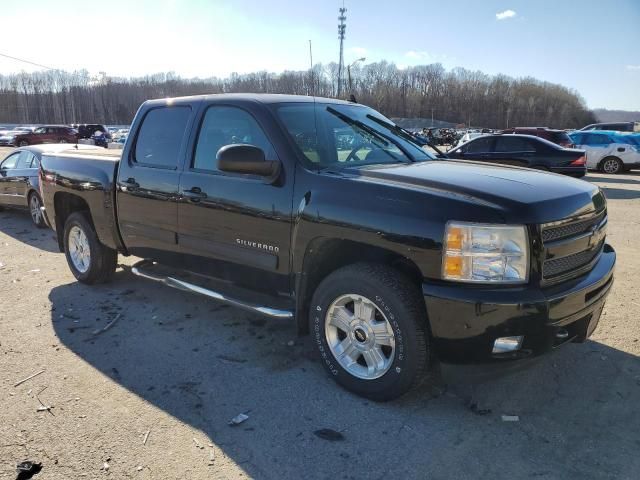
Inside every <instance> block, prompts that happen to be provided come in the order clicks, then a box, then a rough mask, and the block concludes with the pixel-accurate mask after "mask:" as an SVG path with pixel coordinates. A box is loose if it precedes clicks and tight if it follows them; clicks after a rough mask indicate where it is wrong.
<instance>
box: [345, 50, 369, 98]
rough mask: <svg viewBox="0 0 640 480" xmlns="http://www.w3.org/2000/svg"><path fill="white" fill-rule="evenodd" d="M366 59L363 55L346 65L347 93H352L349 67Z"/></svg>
mask: <svg viewBox="0 0 640 480" xmlns="http://www.w3.org/2000/svg"><path fill="white" fill-rule="evenodd" d="M365 60H366V58H365V57H362V58H359V59H357V60H354V61H353V62H351V63H350V64H349V65H348V66H347V77H348V78H349V93H350V94H351V93H353V84H352V83H351V67H353V66H355V64H356V63H358V62H364V61H365Z"/></svg>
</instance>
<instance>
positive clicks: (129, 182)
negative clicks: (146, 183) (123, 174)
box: [120, 177, 140, 192]
mask: <svg viewBox="0 0 640 480" xmlns="http://www.w3.org/2000/svg"><path fill="white" fill-rule="evenodd" d="M120 188H122V190H123V191H125V192H131V191H133V190H136V189H138V188H140V184H139V183H138V182H136V179H135V178H132V177H129V178H127V179H126V180H123V181H122V182H120Z"/></svg>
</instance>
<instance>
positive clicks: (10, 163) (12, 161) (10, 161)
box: [0, 152, 21, 170]
mask: <svg viewBox="0 0 640 480" xmlns="http://www.w3.org/2000/svg"><path fill="white" fill-rule="evenodd" d="M20 153H21V152H17V153H14V154H13V155H9V156H8V157H7V158H5V160H4V162H2V163H0V169H2V170H11V169H14V168H16V164H17V163H18V158H19V157H20Z"/></svg>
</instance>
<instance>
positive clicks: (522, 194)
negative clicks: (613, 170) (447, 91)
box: [348, 160, 605, 223]
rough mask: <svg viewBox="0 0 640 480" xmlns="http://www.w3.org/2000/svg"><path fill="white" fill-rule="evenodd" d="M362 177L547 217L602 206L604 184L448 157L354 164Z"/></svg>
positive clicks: (535, 218) (525, 218)
mask: <svg viewBox="0 0 640 480" xmlns="http://www.w3.org/2000/svg"><path fill="white" fill-rule="evenodd" d="M348 171H349V172H350V173H355V174H356V175H357V176H358V177H359V178H360V179H361V180H362V181H371V182H381V183H385V184H387V185H390V186H393V187H395V188H409V189H414V190H415V189H419V190H423V191H425V193H427V192H430V193H432V194H436V195H440V196H442V195H444V196H448V197H457V198H460V199H461V200H463V201H467V202H469V201H470V202H474V203H481V204H485V205H488V206H491V207H493V208H495V209H498V210H501V211H502V216H503V218H504V219H505V221H508V222H512V221H517V222H518V223H546V222H552V221H555V220H561V219H564V218H568V217H572V216H576V215H582V214H584V213H588V212H591V211H596V210H600V209H602V207H603V206H604V204H605V199H604V195H603V194H602V192H601V191H600V189H599V188H598V187H596V186H594V185H592V184H590V183H588V182H586V181H583V180H577V179H575V178H571V177H567V176H564V175H558V174H554V173H547V172H540V171H536V170H531V169H526V168H519V167H505V166H497V165H481V164H478V163H475V162H467V161H458V160H453V161H452V160H446V161H437V160H434V161H427V162H420V163H412V164H393V165H376V166H374V167H365V168H360V169H357V170H355V169H349V170H348Z"/></svg>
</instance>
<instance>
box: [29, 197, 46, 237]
mask: <svg viewBox="0 0 640 480" xmlns="http://www.w3.org/2000/svg"><path fill="white" fill-rule="evenodd" d="M28 200H29V213H30V214H31V220H32V221H33V224H34V225H35V226H36V227H38V228H45V227H46V226H47V224H46V223H45V221H44V213H42V210H40V207H42V199H41V198H40V195H38V194H37V193H36V192H31V193H30V194H29V199H28Z"/></svg>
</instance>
